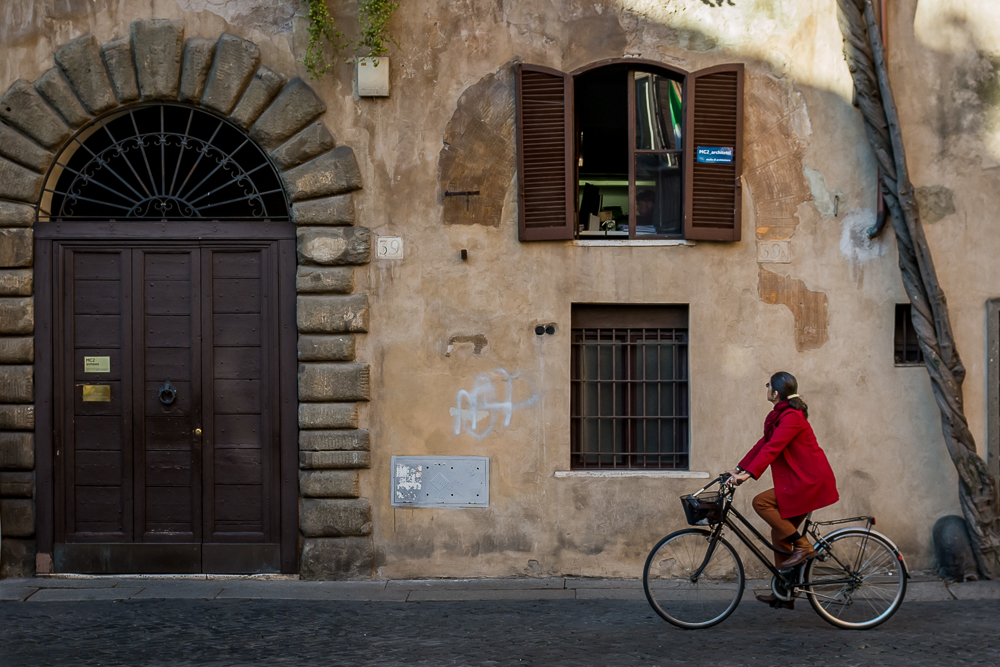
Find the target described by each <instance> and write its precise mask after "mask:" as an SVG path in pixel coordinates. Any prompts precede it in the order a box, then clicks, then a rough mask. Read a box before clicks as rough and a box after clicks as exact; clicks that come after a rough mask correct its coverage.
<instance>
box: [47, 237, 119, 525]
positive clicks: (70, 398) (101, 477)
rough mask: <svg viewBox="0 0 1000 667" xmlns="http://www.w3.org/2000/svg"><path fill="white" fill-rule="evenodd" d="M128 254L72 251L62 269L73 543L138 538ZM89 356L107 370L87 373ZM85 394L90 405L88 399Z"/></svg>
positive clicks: (66, 465)
mask: <svg viewBox="0 0 1000 667" xmlns="http://www.w3.org/2000/svg"><path fill="white" fill-rule="evenodd" d="M127 255H128V251H124V250H122V249H112V250H107V249H101V250H93V251H90V250H86V249H75V250H67V251H65V252H64V254H63V261H62V264H61V267H60V269H61V270H60V275H61V284H62V298H61V313H62V315H61V321H62V323H63V325H62V346H61V349H62V372H61V377H62V378H63V379H62V382H61V384H62V387H63V389H62V391H63V393H62V399H61V401H60V405H61V406H62V407H61V410H62V413H63V417H62V419H63V423H64V427H63V428H62V433H63V434H64V436H63V437H64V438H65V447H64V451H65V456H64V457H63V460H62V464H63V484H64V489H65V491H64V496H63V498H64V503H63V507H62V509H63V512H64V514H63V516H62V520H61V524H62V530H61V531H60V532H61V534H62V535H63V536H64V539H66V540H67V541H81V542H88V541H89V542H92V541H105V542H120V541H128V540H130V539H131V535H132V530H131V515H132V509H133V508H132V495H133V493H132V470H131V437H130V435H131V434H130V433H128V432H127V429H125V428H123V425H124V424H125V423H126V422H128V420H130V419H131V410H130V405H129V398H128V397H129V395H130V392H131V380H130V378H128V377H124V376H123V373H122V369H123V368H125V367H127V366H128V365H129V363H130V361H129V355H130V352H129V350H128V349H127V348H128V342H129V341H130V333H129V327H130V322H131V320H130V315H129V310H130V303H131V302H130V298H131V292H130V290H131V286H130V278H131V272H130V268H129V263H128V261H123V258H124V257H127ZM88 357H103V358H107V361H108V362H109V368H108V371H107V372H100V373H97V372H88V368H87V365H86V363H85V360H86V358H88ZM102 361H103V360H102ZM90 370H91V371H92V370H93V368H91V369H90ZM93 388H96V389H95V390H94V391H92V389H93ZM85 391H86V392H87V398H89V399H91V400H84V392H85ZM94 399H96V400H94Z"/></svg>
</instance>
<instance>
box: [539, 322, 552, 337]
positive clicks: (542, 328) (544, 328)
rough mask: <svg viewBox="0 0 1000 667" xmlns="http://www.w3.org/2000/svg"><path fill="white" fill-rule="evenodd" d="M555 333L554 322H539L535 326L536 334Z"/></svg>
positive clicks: (550, 334)
mask: <svg viewBox="0 0 1000 667" xmlns="http://www.w3.org/2000/svg"><path fill="white" fill-rule="evenodd" d="M555 333H556V325H555V324H539V325H538V326H536V327H535V335H536V336H546V335H548V336H554V335H555Z"/></svg>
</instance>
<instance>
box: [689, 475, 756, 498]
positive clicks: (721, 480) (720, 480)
mask: <svg viewBox="0 0 1000 667" xmlns="http://www.w3.org/2000/svg"><path fill="white" fill-rule="evenodd" d="M731 479H733V476H732V475H730V474H729V473H728V472H724V473H722V474H721V475H719V476H718V477H716V478H715V479H713V480H712V481H711V482H709V483H708V484H706V485H705V486H703V487H701V488H700V489H698V490H697V491H695V492H694V493H692V494H691V495H692V496H694V497H695V498H697V497H698V494H699V493H701V492H702V491H705V490H707V489H709V488H711V487H713V486H715V485H716V484H719V485H720V486H725V485H726V484H729V483H730V480H731ZM742 483H743V482H741V481H737V482H736V483H735V484H734V485H733V488H736V487H737V486H739V485H740V484H742Z"/></svg>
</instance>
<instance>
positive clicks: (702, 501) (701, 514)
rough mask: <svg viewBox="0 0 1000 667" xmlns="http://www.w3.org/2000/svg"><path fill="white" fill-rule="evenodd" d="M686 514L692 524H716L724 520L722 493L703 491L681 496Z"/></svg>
mask: <svg viewBox="0 0 1000 667" xmlns="http://www.w3.org/2000/svg"><path fill="white" fill-rule="evenodd" d="M681 505H683V506H684V515H685V516H686V517H687V522H688V523H689V524H691V525H692V526H696V525H698V524H700V523H705V522H707V523H708V524H716V523H719V522H720V521H722V494H721V493H702V494H700V495H699V496H698V497H697V498H696V497H695V496H690V495H688V496H681Z"/></svg>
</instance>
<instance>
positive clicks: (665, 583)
mask: <svg viewBox="0 0 1000 667" xmlns="http://www.w3.org/2000/svg"><path fill="white" fill-rule="evenodd" d="M743 582H744V577H743V563H742V562H741V561H740V557H739V556H738V555H737V554H736V551H735V550H734V549H733V547H732V546H730V545H729V543H728V542H726V541H725V540H724V539H722V537H719V538H718V540H717V541H716V542H715V544H714V547H713V545H712V533H711V532H710V531H707V530H701V529H698V528H689V529H686V530H679V531H677V532H676V533H671V534H669V535H667V536H666V537H664V538H663V539H662V540H660V541H659V542H658V543H657V544H656V546H655V547H653V550H652V551H650V552H649V557H648V558H646V566H645V567H644V568H643V570H642V586H643V588H644V589H645V590H646V599H647V600H649V604H650V605H651V606H652V607H653V610H654V611H655V612H656V613H657V614H659V615H660V616H661V617H662V618H663V620H665V621H667V622H669V623H673V624H674V625H676V626H677V627H679V628H685V629H689V630H693V629H698V628H709V627H711V626H713V625H715V624H716V623H721V622H722V621H724V620H725V619H726V617H728V616H729V615H730V614H732V613H733V611H735V610H736V605H738V604H739V603H740V599H741V598H742V597H743Z"/></svg>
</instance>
